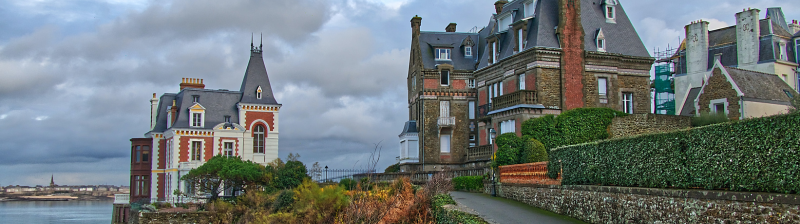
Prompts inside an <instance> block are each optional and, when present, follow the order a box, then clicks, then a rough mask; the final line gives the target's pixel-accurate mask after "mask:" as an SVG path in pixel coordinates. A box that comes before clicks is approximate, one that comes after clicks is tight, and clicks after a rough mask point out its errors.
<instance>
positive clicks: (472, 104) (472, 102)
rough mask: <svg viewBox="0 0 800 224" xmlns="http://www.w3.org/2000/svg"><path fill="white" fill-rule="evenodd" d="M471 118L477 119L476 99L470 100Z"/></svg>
mask: <svg viewBox="0 0 800 224" xmlns="http://www.w3.org/2000/svg"><path fill="white" fill-rule="evenodd" d="M468 107H469V109H468V110H469V119H475V101H469V103H468Z"/></svg>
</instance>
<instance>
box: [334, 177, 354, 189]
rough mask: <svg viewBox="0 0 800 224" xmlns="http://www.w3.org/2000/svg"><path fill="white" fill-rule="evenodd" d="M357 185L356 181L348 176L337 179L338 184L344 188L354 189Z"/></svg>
mask: <svg viewBox="0 0 800 224" xmlns="http://www.w3.org/2000/svg"><path fill="white" fill-rule="evenodd" d="M357 185H358V182H356V181H355V180H353V179H350V178H344V179H341V180H339V186H341V187H343V188H344V189H346V190H354V189H356V186H357Z"/></svg>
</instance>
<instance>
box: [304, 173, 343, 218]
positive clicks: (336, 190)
mask: <svg viewBox="0 0 800 224" xmlns="http://www.w3.org/2000/svg"><path fill="white" fill-rule="evenodd" d="M294 198H295V199H296V200H295V202H294V204H293V205H292V207H293V209H294V212H293V213H294V214H297V215H298V216H300V217H304V218H305V220H304V221H303V222H305V223H322V222H324V221H325V220H333V217H336V215H337V214H338V213H339V212H340V211H341V210H342V209H344V208H345V207H346V206H347V205H348V199H347V195H345V193H344V189H343V188H341V187H339V186H337V185H331V186H327V187H325V188H320V187H319V185H317V183H314V182H312V181H310V180H309V179H305V180H303V183H302V184H300V186H298V187H297V188H296V189H295V190H294Z"/></svg>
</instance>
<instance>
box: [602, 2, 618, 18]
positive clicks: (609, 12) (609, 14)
mask: <svg viewBox="0 0 800 224" xmlns="http://www.w3.org/2000/svg"><path fill="white" fill-rule="evenodd" d="M609 9H610V10H609ZM616 11H617V10H616V9H615V8H614V6H610V5H608V6H606V10H604V11H603V14H605V15H606V19H616V18H617V16H616V14H617V12H616Z"/></svg>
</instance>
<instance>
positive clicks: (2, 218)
mask: <svg viewBox="0 0 800 224" xmlns="http://www.w3.org/2000/svg"><path fill="white" fill-rule="evenodd" d="M112 209H113V204H112V201H0V223H26V224H43V223H47V224H49V223H67V224H71V223H81V224H83V223H86V224H94V223H103V224H108V223H111V210H112Z"/></svg>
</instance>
